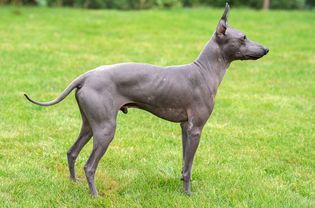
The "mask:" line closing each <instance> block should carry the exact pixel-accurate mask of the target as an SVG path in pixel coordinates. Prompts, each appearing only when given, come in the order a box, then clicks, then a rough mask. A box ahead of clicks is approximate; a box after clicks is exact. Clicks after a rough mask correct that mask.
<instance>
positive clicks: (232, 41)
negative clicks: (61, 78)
mask: <svg viewBox="0 0 315 208" xmlns="http://www.w3.org/2000/svg"><path fill="white" fill-rule="evenodd" d="M229 10H230V8H229V5H228V3H227V4H226V7H225V11H224V14H223V16H222V17H221V19H220V21H219V23H218V25H217V28H216V31H215V33H214V34H213V36H212V37H211V39H210V40H209V42H208V43H207V44H206V46H205V47H204V49H203V50H202V52H201V53H200V55H199V57H198V58H197V59H196V60H195V61H194V62H193V63H191V64H187V65H181V66H168V67H160V66H154V65H150V64H143V63H123V64H115V65H108V66H100V67H98V68H96V69H94V70H91V71H88V72H86V73H84V74H83V75H81V76H79V77H78V78H76V79H75V80H74V81H72V82H71V83H70V84H69V86H68V87H67V88H66V89H65V90H64V91H63V92H62V93H61V95H60V96H59V97H57V98H56V99H55V100H53V101H50V102H44V103H42V102H37V101H34V100H32V99H31V98H29V97H28V96H27V95H26V94H25V96H26V98H27V99H28V100H29V101H31V102H32V103H35V104H37V105H40V106H50V105H54V104H57V103H59V102H60V101H62V100H63V99H64V98H65V97H66V96H67V95H68V94H69V93H70V92H71V91H72V90H73V89H75V88H76V93H75V97H76V100H77V103H78V106H79V109H80V112H81V116H82V127H81V132H80V134H79V136H78V139H77V141H76V142H75V143H74V144H73V146H72V147H71V148H70V150H69V151H68V153H67V155H68V165H69V171H70V178H71V179H73V180H75V160H76V158H77V156H78V154H79V153H80V151H81V149H82V148H83V147H84V145H85V144H86V143H87V142H88V141H89V140H90V138H91V137H92V136H93V151H92V153H91V155H90V157H89V159H88V161H87V163H86V165H85V166H84V170H85V174H86V178H87V181H88V184H89V188H90V191H91V194H92V195H93V196H97V194H98V193H97V190H96V187H95V183H94V174H95V171H96V168H97V165H98V163H99V161H100V159H101V158H102V156H103V155H104V153H105V152H106V150H107V148H108V146H109V144H110V143H111V141H112V140H113V138H114V134H115V128H116V118H117V113H118V111H119V110H121V111H123V112H124V113H127V112H128V108H140V109H143V110H146V111H149V112H151V113H152V114H154V115H156V116H158V117H160V118H163V119H166V120H168V121H172V122H177V123H180V126H181V131H182V143H183V165H182V178H181V179H182V180H183V185H184V190H185V192H186V193H187V194H190V179H191V168H192V164H193V160H194V156H195V153H196V150H197V147H198V144H199V139H200V136H201V132H202V129H203V127H204V125H205V123H206V122H207V120H208V118H209V117H210V115H211V112H212V110H213V107H214V100H215V95H216V93H217V89H218V86H219V85H220V82H221V81H222V79H223V76H224V74H225V72H226V70H227V68H228V67H229V65H230V64H231V62H232V61H234V60H256V59H259V58H261V57H263V56H264V55H266V54H267V53H268V51H269V50H268V49H267V48H265V47H263V46H261V45H259V44H257V43H254V42H252V41H250V40H249V39H247V38H246V36H245V35H244V33H242V32H240V31H238V30H236V29H234V28H232V27H229V26H228V25H227V18H228V14H229Z"/></svg>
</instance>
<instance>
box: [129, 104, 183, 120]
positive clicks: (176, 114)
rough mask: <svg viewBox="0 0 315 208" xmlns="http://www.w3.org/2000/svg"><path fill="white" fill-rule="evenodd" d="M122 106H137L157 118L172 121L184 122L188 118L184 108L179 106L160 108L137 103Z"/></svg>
mask: <svg viewBox="0 0 315 208" xmlns="http://www.w3.org/2000/svg"><path fill="white" fill-rule="evenodd" d="M123 107H129V108H139V109H142V110H145V111H148V112H150V113H152V114H153V115H155V116H157V117H159V118H163V119H165V120H168V121H172V122H184V121H187V119H188V117H187V113H186V110H185V109H181V108H161V107H154V106H151V105H147V104H138V103H130V104H126V105H124V106H123Z"/></svg>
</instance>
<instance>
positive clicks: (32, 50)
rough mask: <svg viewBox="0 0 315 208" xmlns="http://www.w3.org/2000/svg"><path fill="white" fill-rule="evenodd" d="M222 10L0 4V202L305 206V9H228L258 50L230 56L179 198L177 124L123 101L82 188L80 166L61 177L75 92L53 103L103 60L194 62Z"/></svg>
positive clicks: (313, 112)
mask: <svg viewBox="0 0 315 208" xmlns="http://www.w3.org/2000/svg"><path fill="white" fill-rule="evenodd" d="M222 12H223V9H222V10H218V9H206V8H197V9H174V10H165V11H155V10H153V11H140V12H130V11H129V12H126V11H125V12H122V11H107V10H94V11H93V10H80V9H60V8H58V9H47V8H14V7H0V40H1V41H0V82H1V85H0V92H1V96H0V118H1V119H0V207H97V206H106V207H266V208H269V207H286V208H287V207H296V208H301V207H315V126H314V124H315V71H314V70H315V44H314V43H315V35H314V29H315V22H314V20H315V13H314V12H302V11H293V12H283V11H271V12H260V11H254V10H247V9H233V8H232V10H231V14H230V20H229V23H230V25H232V26H234V27H236V28H238V29H240V30H241V31H243V32H245V33H246V35H247V36H248V37H249V38H250V39H252V40H255V41H257V42H259V43H262V44H263V45H265V46H267V47H269V48H270V53H269V54H268V55H267V56H266V57H264V58H263V59H261V60H258V61H247V62H240V61H238V62H234V63H233V64H232V65H231V67H230V69H229V70H228V72H227V74H226V76H225V78H224V80H223V82H222V83H221V86H220V88H219V91H218V94H217V97H216V106H215V109H214V112H213V114H212V117H211V118H210V119H209V121H208V123H207V124H206V126H205V128H204V131H203V135H202V139H201V143H200V146H199V149H198V151H197V155H196V160H195V163H194V168H193V181H192V191H193V195H192V196H191V197H187V196H186V195H185V194H184V193H183V190H182V183H181V181H180V180H179V177H180V171H181V139H180V128H179V125H178V124H175V123H170V122H167V121H164V120H161V119H158V118H156V117H154V116H153V115H151V114H149V113H147V112H144V111H140V110H136V109H129V113H128V114H127V115H125V114H122V113H120V114H119V116H118V127H117V131H116V136H115V139H114V140H113V142H112V144H111V145H110V147H109V149H108V151H107V153H106V155H105V156H104V157H103V159H102V160H101V162H100V165H99V167H98V170H97V172H96V185H97V188H98V190H99V194H100V196H99V197H98V198H92V197H91V196H90V194H89V190H88V186H87V182H86V180H85V175H84V172H83V166H84V164H85V162H86V161H87V159H88V156H89V154H90V152H91V149H92V142H90V143H89V144H88V145H87V146H86V147H85V148H84V149H83V151H82V152H81V154H80V155H79V157H78V159H77V164H76V170H77V176H78V177H79V181H78V182H77V183H74V182H71V181H70V180H69V178H68V177H69V174H68V167H67V159H66V153H67V151H68V149H69V148H70V146H71V145H72V143H73V142H74V141H75V139H76V136H77V135H78V133H79V129H80V125H81V119H80V114H79V110H78V108H77V104H76V102H75V99H74V95H73V93H72V94H71V95H70V96H68V98H67V99H66V100H64V101H63V102H62V103H60V104H58V105H56V106H53V107H48V108H44V107H38V106H35V105H32V104H30V103H29V102H27V101H26V100H25V98H24V97H23V93H24V92H27V93H28V94H29V95H30V96H31V97H33V98H34V99H37V100H42V101H46V100H51V99H53V98H55V97H56V96H57V95H59V93H60V92H61V91H62V90H63V89H64V88H65V87H66V86H67V84H68V83H69V82H70V81H72V80H73V79H74V78H75V77H76V76H78V75H79V74H81V73H83V72H86V71H88V70H90V69H93V68H94V67H97V66H99V65H104V64H112V63H119V62H130V61H134V62H147V63H152V64H156V65H178V64H185V63H190V62H192V61H193V60H194V59H195V58H196V57H197V56H198V54H199V52H200V51H201V49H202V48H203V46H204V44H205V43H206V42H207V41H208V39H209V38H210V36H211V34H212V33H213V31H214V29H215V27H216V24H217V22H218V19H219V17H220V16H221V14H222Z"/></svg>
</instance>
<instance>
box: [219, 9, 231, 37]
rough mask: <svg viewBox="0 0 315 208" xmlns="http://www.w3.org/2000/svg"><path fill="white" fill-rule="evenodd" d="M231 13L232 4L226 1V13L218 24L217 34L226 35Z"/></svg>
mask: <svg viewBox="0 0 315 208" xmlns="http://www.w3.org/2000/svg"><path fill="white" fill-rule="evenodd" d="M229 13H230V5H229V4H228V3H226V5H225V10H224V13H223V15H222V17H221V19H220V21H219V24H218V26H217V30H216V35H217V36H222V35H225V31H226V28H227V19H228V16H229Z"/></svg>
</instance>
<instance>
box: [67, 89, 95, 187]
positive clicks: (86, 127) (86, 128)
mask: <svg viewBox="0 0 315 208" xmlns="http://www.w3.org/2000/svg"><path fill="white" fill-rule="evenodd" d="M76 100H77V103H78V106H79V109H80V113H81V118H82V127H81V131H80V134H79V136H78V138H77V141H76V142H75V143H74V144H73V145H72V146H71V148H70V149H69V151H68V152H67V157H68V166H69V172H70V179H72V180H74V181H75V180H76V178H75V161H76V159H77V157H78V155H79V153H80V151H81V150H82V148H83V147H84V145H86V144H87V143H88V141H89V140H90V139H91V137H92V135H93V133H92V129H91V127H90V124H89V122H88V120H87V118H86V116H85V114H84V112H83V111H82V109H81V105H80V102H79V100H78V97H77V93H76Z"/></svg>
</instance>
